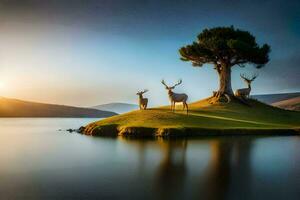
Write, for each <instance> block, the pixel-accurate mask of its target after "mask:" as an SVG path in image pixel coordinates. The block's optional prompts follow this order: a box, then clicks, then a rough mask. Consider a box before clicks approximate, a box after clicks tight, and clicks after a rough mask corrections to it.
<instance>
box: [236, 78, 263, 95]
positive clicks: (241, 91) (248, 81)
mask: <svg viewBox="0 0 300 200" xmlns="http://www.w3.org/2000/svg"><path fill="white" fill-rule="evenodd" d="M240 76H241V78H242V79H243V80H244V81H245V82H246V84H247V85H248V88H241V89H237V90H236V91H235V93H234V95H235V96H236V97H246V98H249V96H250V92H251V83H252V81H254V80H255V79H256V77H257V76H258V74H255V75H252V77H247V76H245V75H244V74H240Z"/></svg>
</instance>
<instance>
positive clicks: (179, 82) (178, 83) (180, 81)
mask: <svg viewBox="0 0 300 200" xmlns="http://www.w3.org/2000/svg"><path fill="white" fill-rule="evenodd" d="M181 83H182V80H181V79H179V80H178V82H177V83H176V84H175V85H174V86H173V87H176V86H177V85H180V84H181Z"/></svg>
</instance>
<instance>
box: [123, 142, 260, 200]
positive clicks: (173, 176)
mask: <svg viewBox="0 0 300 200" xmlns="http://www.w3.org/2000/svg"><path fill="white" fill-rule="evenodd" d="M253 140H254V139H253V138H247V137H243V138H240V139H239V138H235V139H233V138H231V139H230V140H227V139H226V138H216V139H214V138H208V139H205V140H203V143H208V144H209V159H208V160H206V162H207V163H206V167H205V169H204V170H199V171H198V172H196V173H195V172H191V174H192V178H188V177H189V176H190V175H191V174H190V173H189V171H188V167H187V165H189V164H191V163H190V161H187V159H186V155H187V150H188V147H189V143H193V142H195V141H196V142H198V141H199V139H198V140H187V139H180V140H159V141H150V142H149V141H143V142H141V141H138V140H133V141H131V140H129V141H127V142H129V144H130V145H133V144H134V145H135V147H136V148H137V149H138V152H139V161H138V163H139V169H140V170H139V171H140V172H142V171H145V170H146V169H145V160H146V159H147V158H146V152H147V151H146V149H149V148H150V147H151V148H153V145H154V146H156V148H157V149H159V153H160V155H161V157H160V160H159V164H158V165H157V166H155V168H154V173H153V176H154V181H153V188H154V192H155V198H156V199H182V198H186V197H190V198H193V199H216V200H218V199H232V198H237V199H239V198H241V197H242V196H240V195H241V194H247V195H245V196H243V199H250V198H251V149H252V143H253V142H252V141H253ZM190 184H191V185H192V184H193V185H194V186H193V187H195V186H196V189H195V190H192V192H191V188H190V186H191V185H190ZM237 189H238V192H237ZM178 191H180V192H178Z"/></svg>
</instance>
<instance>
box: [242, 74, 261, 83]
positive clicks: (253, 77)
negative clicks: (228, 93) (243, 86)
mask: <svg viewBox="0 0 300 200" xmlns="http://www.w3.org/2000/svg"><path fill="white" fill-rule="evenodd" d="M240 76H241V78H242V79H244V80H246V81H248V82H252V81H254V80H255V79H256V77H257V76H258V74H257V73H255V74H254V75H252V77H251V78H250V77H248V76H246V75H245V74H240Z"/></svg>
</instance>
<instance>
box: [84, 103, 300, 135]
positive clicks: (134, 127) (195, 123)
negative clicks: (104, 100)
mask: <svg viewBox="0 0 300 200" xmlns="http://www.w3.org/2000/svg"><path fill="white" fill-rule="evenodd" d="M250 104H251V106H250V107H249V106H246V105H242V104H240V103H239V102H236V101H232V102H231V103H229V104H214V105H211V104H209V103H208V101H207V99H204V100H201V101H198V102H195V103H192V104H190V105H189V108H190V112H189V115H188V116H187V115H186V112H185V111H182V110H180V111H179V110H178V111H176V112H175V113H173V112H171V111H170V110H169V107H168V106H165V107H159V108H152V109H149V110H138V111H133V112H129V113H126V114H123V115H118V116H113V117H110V118H107V119H104V120H100V121H98V122H94V123H91V124H89V125H87V126H86V127H85V129H84V133H85V134H87V135H110V136H116V135H125V136H183V135H184V136H186V135H211V134H248V133H253V134H261V133H262V134H263V133H265V134H276V133H280V134H282V133H284V134H285V133H288V132H292V133H298V131H299V128H300V113H298V112H293V111H286V110H281V109H279V108H275V107H272V106H268V105H266V104H263V103H260V102H258V101H255V100H251V101H250ZM177 109H182V106H178V107H177Z"/></svg>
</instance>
